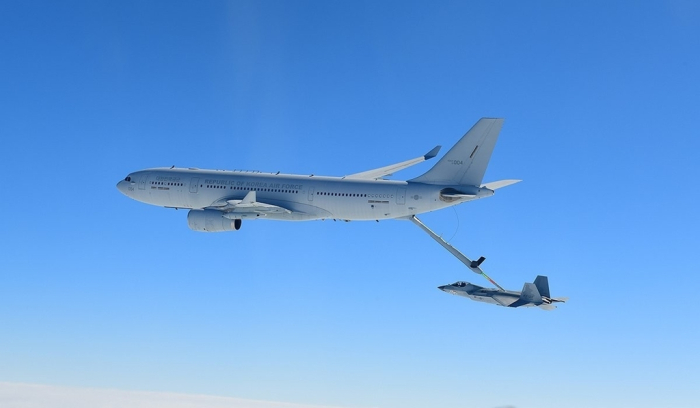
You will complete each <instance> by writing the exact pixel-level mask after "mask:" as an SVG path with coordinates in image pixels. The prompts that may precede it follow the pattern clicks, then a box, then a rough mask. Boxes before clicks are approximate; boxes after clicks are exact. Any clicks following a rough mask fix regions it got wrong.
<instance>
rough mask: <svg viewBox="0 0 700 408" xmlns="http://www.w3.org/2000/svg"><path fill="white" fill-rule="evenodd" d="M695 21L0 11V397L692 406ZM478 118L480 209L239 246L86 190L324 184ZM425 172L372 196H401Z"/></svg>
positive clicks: (270, 235) (232, 237) (580, 8)
mask: <svg viewBox="0 0 700 408" xmlns="http://www.w3.org/2000/svg"><path fill="white" fill-rule="evenodd" d="M698 21H700V7H698V6H697V5H696V4H695V3H694V2H690V1H666V2H645V3H644V4H642V3H638V2H618V3H617V4H612V5H611V4H610V2H587V3H585V4H583V3H582V4H569V3H562V2H540V3H537V4H534V5H533V4H530V3H527V4H526V3H523V2H498V3H494V2H482V3H475V2H474V3H473V4H468V3H467V2H439V3H438V4H432V5H429V4H425V3H421V2H403V1H402V2H389V1H386V2H359V1H356V2H308V1H307V2H301V1H300V2H272V1H269V2H214V1H202V2H196V3H193V2H173V1H164V2H148V3H146V2H129V1H119V2H106V1H90V2H60V3H56V2H40V1H31V2H19V1H16V2H14V1H6V2H1V3H0V55H2V58H0V73H2V75H0V108H1V109H0V112H2V114H1V116H0V117H1V120H0V137H1V138H2V148H1V149H0V160H1V161H2V164H3V167H4V169H5V177H4V182H3V187H4V188H2V189H0V191H1V193H0V198H1V199H0V210H1V211H2V213H3V214H4V220H3V222H2V223H1V224H0V225H1V226H0V244H1V248H2V256H1V257H0V381H3V382H22V383H29V384H50V385H56V386H66V387H91V388H112V389H119V390H127V391H129V390H131V391H134V390H142V391H159V392H172V393H184V394H206V395H221V396H226V397H235V398H243V399H255V400H267V401H284V402H294V403H299V404H316V405H328V406H344V407H424V406H445V407H457V406H459V407H496V406H504V405H512V406H516V407H554V406H557V407H558V406H568V407H590V406H598V407H617V406H627V405H631V404H634V405H635V406H638V407H658V406H669V407H671V406H673V407H690V406H697V403H698V400H700V392H699V391H698V388H697V383H698V382H699V381H700V371H699V369H698V367H700V352H699V351H698V347H697V345H698V343H699V342H700V331H699V330H697V317H696V315H697V311H696V308H697V301H696V297H695V296H694V293H695V292H696V291H697V290H698V287H700V279H699V278H698V274H697V272H698V262H697V258H696V254H697V251H698V248H700V234H699V233H698V229H699V227H700V225H699V224H700V222H699V217H698V212H697V209H696V208H697V204H696V203H697V201H698V198H699V196H698V193H697V188H696V184H697V177H698V174H699V173H700V171H699V170H700V164H699V161H698V159H697V154H698V153H697V152H698V150H699V149H700V142H698V137H697V136H698V132H697V117H698V114H699V113H700V97H699V96H698V95H700V81H698V76H697V73H698V72H700V57H699V56H700V54H698V52H697V50H698V49H700V25H699V24H698ZM482 116H492V117H493V116H495V117H504V118H506V123H505V126H504V128H503V131H502V133H501V137H500V139H499V142H498V145H497V146H496V150H495V152H494V155H493V158H492V160H491V164H490V167H489V170H488V172H487V174H486V179H487V181H490V180H499V179H503V178H521V179H523V180H524V181H523V182H522V183H520V184H518V185H515V186H512V187H509V188H507V189H504V190H500V191H499V192H498V194H497V195H496V196H494V197H492V198H489V199H488V200H481V201H478V202H475V203H469V204H465V205H462V206H459V207H457V208H456V210H454V211H453V210H451V209H447V210H443V211H440V212H436V213H432V214H427V215H425V216H424V217H423V220H424V221H425V222H426V224H428V225H429V226H431V228H433V229H434V230H436V231H437V232H439V233H441V234H444V236H445V237H448V238H449V237H452V238H451V243H452V244H453V245H455V246H456V247H458V248H460V249H461V250H463V251H464V252H465V253H466V254H467V255H469V256H471V257H478V256H481V255H484V256H486V257H487V261H486V262H485V264H484V265H483V266H484V269H485V270H486V271H487V273H489V274H490V275H491V276H492V277H493V278H494V279H496V281H498V282H499V283H501V284H502V285H503V286H506V287H508V288H513V289H516V288H519V287H521V285H522V283H523V282H525V281H531V280H532V279H533V278H534V277H535V275H537V274H544V275H548V276H549V278H550V285H551V287H552V292H553V294H554V295H559V296H569V297H570V298H571V300H570V302H569V303H567V304H565V305H563V306H561V307H560V308H559V309H557V310H556V311H554V312H550V313H547V312H542V311H540V310H536V309H518V310H510V309H504V308H498V307H492V306H489V305H485V304H479V303H475V302H470V301H468V300H465V299H459V298H456V297H453V296H449V295H447V294H445V293H443V292H441V291H439V290H437V289H436V287H437V286H438V285H442V284H446V283H451V282H454V281H457V280H468V281H471V282H474V283H477V284H479V283H486V281H483V280H481V281H480V278H479V277H477V276H475V275H471V274H468V273H467V271H466V269H465V268H464V267H463V266H462V265H461V264H460V263H459V262H458V261H457V260H456V259H454V258H453V257H451V256H450V255H449V254H448V253H447V252H445V251H444V249H442V248H441V247H439V246H438V245H437V244H435V243H434V242H433V241H432V240H431V239H430V238H429V237H428V236H426V235H425V234H423V233H422V232H421V231H420V230H419V229H417V228H416V227H415V226H413V225H412V224H410V223H407V222H401V221H387V222H380V223H374V222H369V223H362V222H352V223H334V222H332V221H331V222H329V221H326V222H307V223H283V222H266V221H260V222H257V221H256V222H248V223H244V226H243V228H242V229H241V230H240V231H238V232H235V233H229V234H211V235H209V234H199V233H194V232H192V231H190V230H189V229H188V228H187V224H186V212H185V211H173V210H166V209H161V208H156V207H149V206H146V205H143V204H140V203H137V202H135V201H131V200H129V199H127V198H126V197H124V196H122V195H121V194H120V193H119V192H118V191H117V190H116V188H115V184H116V182H117V181H118V180H120V179H122V178H123V177H124V176H125V175H126V174H128V173H129V172H132V171H135V170H139V169H143V168H148V167H156V166H169V165H178V166H196V167H201V168H214V169H254V170H263V171H278V170H281V171H283V172H290V173H300V174H308V173H314V174H324V175H344V174H349V173H353V172H359V171H363V170H367V169H371V168H375V167H380V166H383V165H387V164H391V163H394V162H398V161H402V160H405V159H408V158H412V157H416V156H418V155H420V154H422V153H425V152H427V151H428V150H429V149H430V148H432V147H433V146H434V145H436V144H442V145H443V146H445V149H446V148H447V147H449V146H451V145H452V144H453V143H454V142H456V141H457V140H458V139H459V137H461V136H462V135H463V134H464V132H465V131H466V130H468V129H469V127H471V125H472V124H473V123H474V122H475V121H476V120H478V118H480V117H482ZM429 166H430V164H428V163H426V164H424V165H422V166H416V167H417V168H412V169H409V170H406V171H404V172H402V173H399V174H397V175H396V176H395V178H397V179H407V178H411V177H414V176H416V175H418V174H420V173H422V172H423V171H425V170H427V169H428V168H429Z"/></svg>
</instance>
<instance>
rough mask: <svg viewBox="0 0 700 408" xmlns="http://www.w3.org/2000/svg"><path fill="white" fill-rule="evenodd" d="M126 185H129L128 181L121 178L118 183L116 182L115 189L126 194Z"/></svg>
mask: <svg viewBox="0 0 700 408" xmlns="http://www.w3.org/2000/svg"><path fill="white" fill-rule="evenodd" d="M128 186H129V182H128V181H125V180H121V181H119V183H117V190H119V191H120V192H121V193H122V194H124V195H128V194H126V192H127V187H128Z"/></svg>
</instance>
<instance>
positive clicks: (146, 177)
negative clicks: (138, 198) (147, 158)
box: [139, 173, 148, 190]
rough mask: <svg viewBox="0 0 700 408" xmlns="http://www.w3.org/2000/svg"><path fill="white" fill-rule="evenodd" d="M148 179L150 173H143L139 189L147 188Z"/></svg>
mask: <svg viewBox="0 0 700 408" xmlns="http://www.w3.org/2000/svg"><path fill="white" fill-rule="evenodd" d="M147 180H148V173H146V174H142V175H141V178H140V179H139V190H145V189H146V181H147Z"/></svg>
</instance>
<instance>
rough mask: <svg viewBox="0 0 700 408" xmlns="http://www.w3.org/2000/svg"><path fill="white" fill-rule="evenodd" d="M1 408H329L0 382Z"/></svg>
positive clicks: (200, 396)
mask: <svg viewBox="0 0 700 408" xmlns="http://www.w3.org/2000/svg"><path fill="white" fill-rule="evenodd" d="M0 407H3V408H122V407H129V408H330V407H321V406H319V405H302V404H291V403H285V402H271V401H256V400H245V399H239V398H229V397H216V396H211V395H196V394H177V393H163V392H146V391H123V390H112V389H100V388H78V387H61V386H53V385H41V384H22V383H8V382H0Z"/></svg>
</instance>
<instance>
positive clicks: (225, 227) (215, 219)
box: [187, 210, 241, 232]
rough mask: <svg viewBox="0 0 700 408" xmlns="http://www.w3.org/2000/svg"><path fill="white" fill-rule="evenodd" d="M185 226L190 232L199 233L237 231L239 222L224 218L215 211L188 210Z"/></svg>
mask: <svg viewBox="0 0 700 408" xmlns="http://www.w3.org/2000/svg"><path fill="white" fill-rule="evenodd" d="M187 225H188V226H189V227H190V229H191V230H193V231H200V232H224V231H238V230H239V229H241V220H230V219H228V218H224V216H223V213H222V212H221V211H216V210H190V212H189V213H187Z"/></svg>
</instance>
